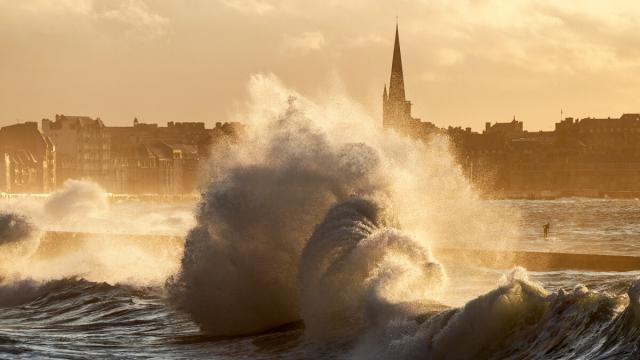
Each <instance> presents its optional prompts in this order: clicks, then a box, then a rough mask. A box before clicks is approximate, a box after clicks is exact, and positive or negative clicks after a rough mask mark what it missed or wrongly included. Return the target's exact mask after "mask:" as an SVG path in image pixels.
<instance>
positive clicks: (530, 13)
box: [0, 0, 640, 130]
mask: <svg viewBox="0 0 640 360" xmlns="http://www.w3.org/2000/svg"><path fill="white" fill-rule="evenodd" d="M396 15H398V16H399V18H400V36H401V45H402V51H403V61H404V71H405V84H406V87H407V96H408V98H409V99H410V100H412V101H413V103H414V116H417V117H420V118H422V119H423V120H428V121H432V122H434V123H436V124H437V125H439V126H448V125H461V126H463V127H464V126H471V127H473V128H474V129H481V128H482V127H483V126H484V125H483V124H484V122H487V121H492V122H495V121H509V120H510V119H511V118H512V116H513V115H516V116H517V118H518V119H519V120H523V121H524V122H525V128H527V129H529V130H538V129H552V128H553V124H554V122H555V121H557V120H558V119H559V117H560V109H564V113H565V115H571V116H578V117H586V116H604V117H606V116H612V117H613V116H619V115H620V114H622V113H623V112H640V56H639V55H640V20H639V19H640V6H638V3H637V1H636V0H626V1H625V0H620V1H604V0H580V1H568V0H567V1H560V0H558V1H551V0H538V1H534V0H508V1H505V0H459V1H445V0H412V1H409V0H405V1H402V0H399V1H388V0H342V1H339V0H324V1H320V0H318V1H306V0H282V1H268V0H0V125H5V124H10V123H15V122H16V121H39V120H40V119H41V118H43V117H52V116H54V114H56V113H64V114H68V115H71V114H73V115H90V116H100V117H101V118H102V119H103V120H104V121H105V122H106V123H107V124H121V125H123V124H129V123H131V121H132V119H133V117H134V116H137V117H138V118H140V119H141V121H145V122H159V123H165V122H166V121H171V120H175V121H205V122H207V123H208V124H209V125H211V124H213V123H215V122H216V121H228V120H241V119H237V118H236V116H234V114H236V113H237V111H236V110H237V109H238V106H239V104H241V103H242V101H243V100H244V97H245V96H246V91H245V87H246V84H247V81H248V79H249V77H250V75H251V74H254V73H273V74H275V75H276V76H278V77H279V78H281V79H282V81H283V82H284V83H285V84H287V85H288V86H290V87H292V88H294V89H296V90H298V91H299V92H302V93H304V94H307V95H310V96H312V97H313V95H314V94H321V93H324V92H326V91H329V90H328V89H332V88H336V84H339V85H338V86H337V87H341V88H343V89H345V90H346V91H347V92H348V93H349V94H350V95H351V96H352V97H353V98H355V99H356V100H357V101H358V102H360V103H362V104H363V106H365V108H366V109H367V110H368V111H369V112H370V113H371V115H372V116H374V117H375V118H376V119H380V116H381V104H380V102H381V100H380V99H381V94H382V87H383V85H384V84H385V82H388V77H389V71H390V67H391V55H392V50H393V36H394V33H393V32H394V26H395V16H396Z"/></svg>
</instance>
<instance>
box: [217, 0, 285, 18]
mask: <svg viewBox="0 0 640 360" xmlns="http://www.w3.org/2000/svg"><path fill="white" fill-rule="evenodd" d="M221 2H222V4H224V5H226V6H227V7H230V8H232V9H234V10H237V11H239V12H241V13H244V14H256V15H264V14H266V13H268V12H270V11H272V10H273V9H274V8H275V6H274V5H272V4H270V3H269V2H267V1H263V0H221Z"/></svg>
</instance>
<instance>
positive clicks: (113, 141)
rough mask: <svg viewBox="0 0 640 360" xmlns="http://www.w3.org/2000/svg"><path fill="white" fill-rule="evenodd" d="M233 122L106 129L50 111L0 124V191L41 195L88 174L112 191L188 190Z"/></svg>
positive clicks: (231, 133)
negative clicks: (19, 121)
mask: <svg viewBox="0 0 640 360" xmlns="http://www.w3.org/2000/svg"><path fill="white" fill-rule="evenodd" d="M242 131H243V127H242V125H241V124H239V123H224V124H223V123H216V126H215V127H214V128H209V129H208V128H206V127H205V124H204V123H201V122H169V123H168V124H167V126H158V125H157V124H145V123H141V122H139V121H138V119H134V120H133V125H132V126H125V127H110V126H105V124H104V123H103V122H102V121H101V120H100V118H96V119H92V118H90V117H87V116H65V115H56V117H55V120H49V119H43V120H42V126H41V129H38V124H37V123H36V122H26V123H22V124H15V125H10V126H5V127H3V128H0V191H1V192H9V193H46V192H50V191H52V190H54V189H55V188H56V187H57V186H60V185H61V184H63V183H64V182H65V181H66V180H67V179H91V180H93V181H96V182H97V183H99V184H100V185H102V186H103V187H104V188H105V189H107V190H108V191H110V192H113V193H127V194H143V193H153V194H185V193H191V192H194V191H195V190H196V189H197V187H198V183H199V180H200V179H199V174H200V170H201V169H202V167H203V166H205V163H206V160H207V159H208V157H209V155H210V154H209V151H210V149H211V147H212V145H213V144H215V143H220V142H224V143H229V142H233V141H235V140H236V139H237V138H238V136H239V135H240V134H241V132H242Z"/></svg>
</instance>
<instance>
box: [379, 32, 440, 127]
mask: <svg viewBox="0 0 640 360" xmlns="http://www.w3.org/2000/svg"><path fill="white" fill-rule="evenodd" d="M382 125H383V127H384V128H385V129H394V130H395V131H398V132H400V133H404V134H407V135H410V136H412V137H417V138H425V137H428V136H429V135H430V134H431V133H432V132H434V131H437V130H438V128H437V127H436V126H435V125H434V124H432V123H430V122H422V121H420V119H418V118H414V117H413V116H412V115H411V101H408V100H407V99H406V96H405V91H404V74H403V71H402V55H401V53H400V35H399V32H398V24H396V38H395V43H394V46H393V60H392V63H391V77H390V79H389V92H388V93H387V86H386V85H385V87H384V91H383V93H382Z"/></svg>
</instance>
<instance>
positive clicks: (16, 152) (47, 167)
mask: <svg viewBox="0 0 640 360" xmlns="http://www.w3.org/2000/svg"><path fill="white" fill-rule="evenodd" d="M55 186H56V150H55V146H54V145H53V143H52V142H51V140H50V139H49V138H48V137H46V136H44V135H43V134H42V133H40V131H39V130H38V124H37V123H35V122H27V123H24V124H15V125H10V126H5V127H3V128H1V129H0V191H2V192H14V193H26V192H34V193H46V192H49V191H51V190H53V189H54V188H55Z"/></svg>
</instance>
